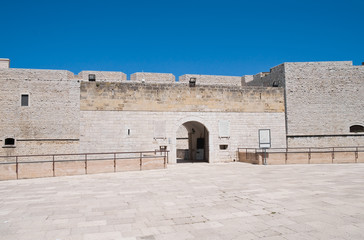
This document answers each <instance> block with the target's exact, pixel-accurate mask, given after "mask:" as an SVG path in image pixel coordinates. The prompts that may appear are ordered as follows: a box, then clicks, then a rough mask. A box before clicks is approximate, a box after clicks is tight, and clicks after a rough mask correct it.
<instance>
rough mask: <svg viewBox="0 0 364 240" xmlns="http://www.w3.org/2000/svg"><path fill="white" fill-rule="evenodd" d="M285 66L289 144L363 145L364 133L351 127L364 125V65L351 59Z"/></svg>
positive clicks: (293, 145)
mask: <svg viewBox="0 0 364 240" xmlns="http://www.w3.org/2000/svg"><path fill="white" fill-rule="evenodd" d="M284 66H285V84H286V112H287V113H286V115H287V116H286V117H287V135H288V146H290V147H296V146H308V145H310V147H312V146H352V145H361V146H363V145H364V135H363V133H361V134H360V133H350V131H349V128H350V126H352V125H362V126H364V104H363V102H364V66H352V63H351V62H306V63H285V64H284ZM302 135H304V136H311V137H308V138H302V137H299V136H302ZM323 138H325V139H323Z"/></svg>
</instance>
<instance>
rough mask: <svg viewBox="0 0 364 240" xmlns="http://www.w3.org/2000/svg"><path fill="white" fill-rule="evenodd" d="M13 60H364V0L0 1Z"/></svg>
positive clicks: (248, 66)
mask: <svg viewBox="0 0 364 240" xmlns="http://www.w3.org/2000/svg"><path fill="white" fill-rule="evenodd" d="M0 16H1V20H0V58H10V59H11V67H13V68H39V69H65V70H70V71H72V72H74V73H78V72H80V71H82V70H105V71H122V72H125V73H127V74H128V75H129V74H131V73H134V72H141V71H142V70H143V71H145V72H168V73H173V74H175V75H176V76H179V75H182V74H186V73H198V74H214V75H215V74H218V75H234V76H241V75H245V74H255V73H258V72H262V71H263V72H264V71H269V68H271V67H273V66H275V65H278V64H280V63H283V62H293V61H342V60H352V61H354V64H355V65H359V64H361V62H364V1H363V0H346V1H342V0H341V1H336V0H331V1H326V0H325V1H320V0H305V1H292V0H289V1H282V0H277V1H267V0H265V1H259V0H256V1H254V0H250V1H231V0H224V1H213V0H210V1H198V0H194V1H191V0H183V1H173V0H168V1H160V0H149V1H138V0H134V1H133V0H129V1H110V0H103V1H92V0H91V1H84V2H81V1H77V0H75V1H68V0H64V1H50V0H47V1H37V0H34V1H29V0H27V1H17V0H12V1H11V0H8V1H5V0H1V2H0Z"/></svg>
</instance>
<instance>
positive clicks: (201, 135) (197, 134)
mask: <svg viewBox="0 0 364 240" xmlns="http://www.w3.org/2000/svg"><path fill="white" fill-rule="evenodd" d="M176 159H177V163H185V162H209V131H208V130H207V128H206V127H205V126H204V125H203V124H202V123H199V122H197V121H189V122H185V123H184V124H182V125H181V126H180V127H179V128H178V130H177V133H176Z"/></svg>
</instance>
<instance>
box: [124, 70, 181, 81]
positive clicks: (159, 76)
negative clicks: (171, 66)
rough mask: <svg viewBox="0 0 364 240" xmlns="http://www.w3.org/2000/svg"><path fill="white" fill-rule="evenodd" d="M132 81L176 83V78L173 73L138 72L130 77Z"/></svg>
mask: <svg viewBox="0 0 364 240" xmlns="http://www.w3.org/2000/svg"><path fill="white" fill-rule="evenodd" d="M130 81H135V82H145V83H174V82H175V81H176V78H175V76H174V75H173V74H172V73H148V72H136V73H133V74H131V75H130Z"/></svg>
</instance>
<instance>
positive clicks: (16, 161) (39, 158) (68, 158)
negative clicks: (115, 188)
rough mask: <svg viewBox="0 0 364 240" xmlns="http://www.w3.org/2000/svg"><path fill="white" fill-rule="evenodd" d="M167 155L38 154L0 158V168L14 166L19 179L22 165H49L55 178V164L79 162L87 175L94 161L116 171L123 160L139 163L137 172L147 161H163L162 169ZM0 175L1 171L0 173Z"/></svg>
mask: <svg viewBox="0 0 364 240" xmlns="http://www.w3.org/2000/svg"><path fill="white" fill-rule="evenodd" d="M168 153H169V151H166V150H155V151H139V152H102V153H67V154H39V155H14V156H0V166H2V165H15V174H16V179H19V166H20V165H23V164H37V163H38V164H39V163H50V164H51V165H52V175H53V176H56V170H57V169H56V165H57V163H67V162H81V163H82V164H83V166H84V174H88V166H89V164H90V163H91V162H95V161H111V162H113V171H114V172H116V171H117V163H118V162H119V161H123V160H135V161H136V162H138V163H139V170H140V171H141V170H143V166H144V163H145V162H148V161H147V160H153V159H161V158H162V159H163V163H162V164H163V168H166V165H167V163H168ZM0 174H1V171H0Z"/></svg>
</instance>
